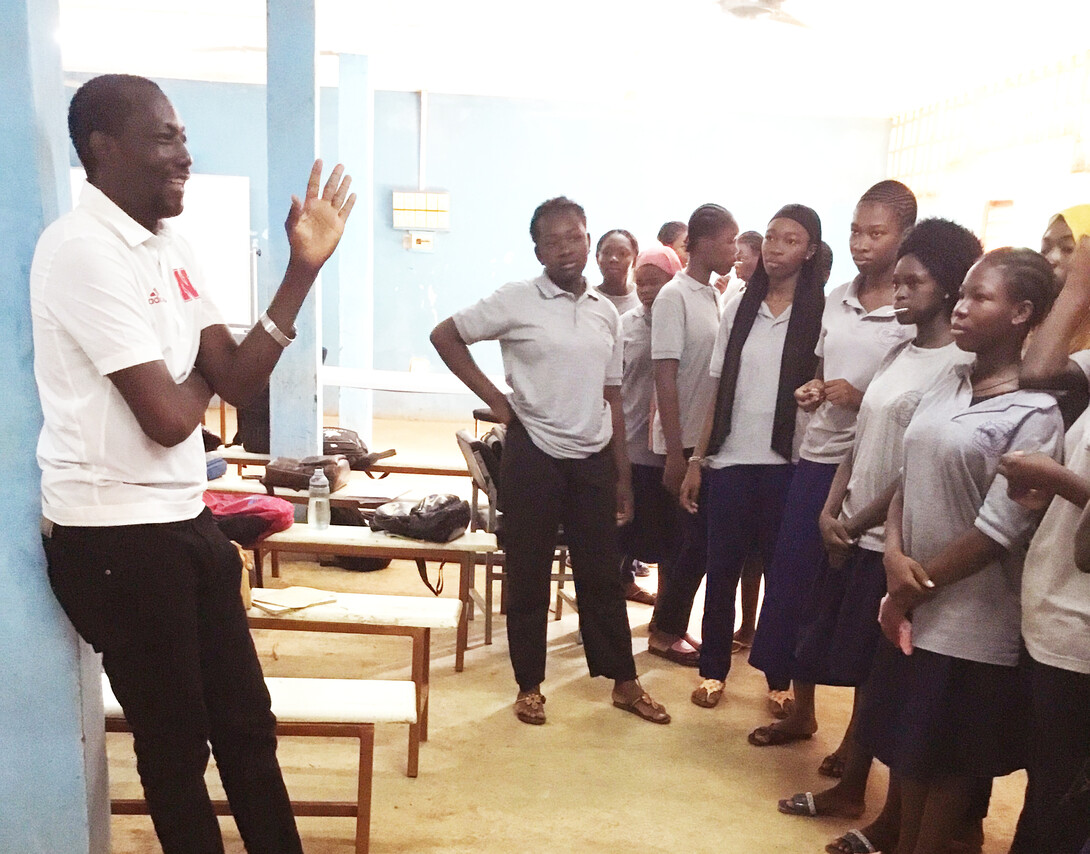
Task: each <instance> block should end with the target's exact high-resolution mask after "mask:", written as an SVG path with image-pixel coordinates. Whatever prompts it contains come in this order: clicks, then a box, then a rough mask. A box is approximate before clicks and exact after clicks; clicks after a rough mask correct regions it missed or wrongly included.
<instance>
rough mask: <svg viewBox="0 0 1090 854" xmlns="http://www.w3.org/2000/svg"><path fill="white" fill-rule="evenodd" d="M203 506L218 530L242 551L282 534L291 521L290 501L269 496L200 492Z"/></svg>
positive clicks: (292, 517)
mask: <svg viewBox="0 0 1090 854" xmlns="http://www.w3.org/2000/svg"><path fill="white" fill-rule="evenodd" d="M204 504H205V506H206V507H207V508H208V509H209V510H211V511H212V516H213V518H215V520H216V524H217V525H219V527H220V530H221V531H223V533H224V534H225V535H226V536H227V538H228V539H230V540H235V541H236V542H237V543H239V544H240V545H241V546H242V547H243V548H247V549H252V548H253V547H254V546H256V545H257V544H258V543H260V542H261V541H262V540H263V539H265V538H266V537H267V536H269V535H270V534H275V533H276V532H277V531H286V530H287V529H288V528H290V527H291V526H292V523H293V522H294V521H295V509H294V508H293V507H292V505H291V502H290V501H285V500H284V499H283V498H276V497H274V496H272V495H237V494H234V493H230V492H212V491H207V492H205V493H204Z"/></svg>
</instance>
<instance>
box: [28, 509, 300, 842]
mask: <svg viewBox="0 0 1090 854" xmlns="http://www.w3.org/2000/svg"><path fill="white" fill-rule="evenodd" d="M43 543H44V544H45V550H46V556H47V558H48V560H49V581H50V583H51V584H52V586H53V591H54V593H55V594H56V596H57V599H58V600H59V601H60V604H61V607H62V608H64V611H65V613H66V614H67V615H68V617H69V619H70V620H71V621H72V625H73V626H75V628H76V631H78V632H79V633H80V635H81V636H82V637H83V638H84V639H85V640H87V641H88V642H89V643H90V644H91V645H92V646H94V648H95V649H96V650H98V651H99V652H101V653H102V666H103V669H104V670H105V671H106V674H107V676H109V678H110V684H111V686H112V687H113V691H114V694H115V695H116V696H117V699H118V701H119V702H120V703H121V708H122V709H123V710H124V712H125V718H126V720H127V721H128V722H129V724H130V725H131V726H132V729H133V746H134V748H135V751H136V764H137V770H138V771H139V773H140V781H141V783H143V786H144V795H145V798H146V799H147V803H148V810H149V812H150V813H151V818H152V822H153V823H154V825H155V832H156V833H157V834H158V836H159V841H160V843H161V845H162V846H163V851H164V854H197V852H199V854H210V853H211V854H218V852H222V851H223V842H222V839H221V838H220V829H219V824H218V822H217V821H216V817H215V815H214V814H213V811H212V805H211V802H210V800H209V796H208V791H207V788H206V787H205V783H204V771H205V768H206V766H207V764H208V755H209V742H211V745H212V752H213V753H214V754H215V757H216V764H217V765H218V767H219V773H220V778H221V779H222V781H223V787H224V790H225V791H226V793H227V798H228V800H229V801H230V804H231V812H232V814H233V815H234V818H235V823H236V824H237V825H238V829H239V832H240V834H241V835H242V839H243V842H244V843H245V845H246V850H247V851H248V852H249V853H250V854H259V852H261V854H299V852H302V846H301V844H300V842H299V834H298V832H297V831H296V828H295V819H294V817H293V816H292V811H291V804H290V802H289V800H288V793H287V790H286V789H285V787H284V781H283V778H282V776H281V773H280V766H279V764H278V763H277V760H276V733H275V728H276V720H275V718H274V717H273V714H272V711H271V708H270V707H271V701H270V698H269V692H268V690H267V689H266V687H265V682H264V679H263V677H262V674H261V665H260V663H259V662H258V659H257V652H256V650H255V649H254V644H253V640H252V638H251V637H250V630H249V627H248V626H247V624H246V612H245V610H244V608H243V605H242V597H241V595H240V593H239V584H240V580H241V562H240V560H239V556H238V551H237V550H236V549H235V547H234V546H233V545H232V544H231V543H230V541H228V540H227V539H226V538H225V537H224V536H223V534H221V533H220V531H219V529H218V528H217V527H216V524H215V522H214V521H213V520H212V515H211V513H209V511H208V510H205V511H204V512H202V513H201V514H200V515H199V516H198V517H197V518H195V519H191V520H189V521H185V522H171V523H166V524H156V525H126V526H119V527H108V528H90V527H87V528H84V527H65V526H61V525H56V526H53V529H52V533H51V535H49V536H45V537H43Z"/></svg>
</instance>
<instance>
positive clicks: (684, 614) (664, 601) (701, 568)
mask: <svg viewBox="0 0 1090 854" xmlns="http://www.w3.org/2000/svg"><path fill="white" fill-rule="evenodd" d="M692 453H693V449H692V448H686V449H685V458H686V459H688V458H689V457H690V456H691V455H692ZM707 493H708V490H707V485H706V484H703V483H702V484H701V487H700V499H699V505H698V506H699V509H698V510H697V512H696V513H689V512H688V511H687V510H685V509H683V508H682V506H681V505H680V504H679V503H678V500H677V498H676V497H673V496H671V498H673V501H672V502H671V507H670V525H669V538H670V544H669V546H668V547H667V550H666V555H665V556H664V557H663V559H662V560H661V561H659V595H658V601H657V602H656V603H655V614H654V620H653V622H654V624H655V628H656V629H657V630H658V631H661V632H665V633H666V634H668V635H677V636H678V637H680V636H682V635H684V634H685V633H686V632H688V631H689V619H690V617H691V616H692V611H693V600H694V599H696V594H697V591H698V590H699V589H700V582H701V581H703V580H704V573H705V571H706V569H707V563H708V517H707V510H706V508H705V499H706V498H707ZM731 631H733V629H732V630H731Z"/></svg>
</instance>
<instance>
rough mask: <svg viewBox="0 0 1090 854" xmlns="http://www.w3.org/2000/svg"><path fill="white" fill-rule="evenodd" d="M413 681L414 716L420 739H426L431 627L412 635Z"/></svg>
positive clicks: (429, 684) (429, 689)
mask: <svg viewBox="0 0 1090 854" xmlns="http://www.w3.org/2000/svg"><path fill="white" fill-rule="evenodd" d="M413 682H415V683H416V716H417V720H418V721H420V740H421V741H427V740H428V706H429V705H430V704H429V702H428V700H429V697H430V696H431V629H424V630H423V631H422V632H420V634H419V635H414V636H413Z"/></svg>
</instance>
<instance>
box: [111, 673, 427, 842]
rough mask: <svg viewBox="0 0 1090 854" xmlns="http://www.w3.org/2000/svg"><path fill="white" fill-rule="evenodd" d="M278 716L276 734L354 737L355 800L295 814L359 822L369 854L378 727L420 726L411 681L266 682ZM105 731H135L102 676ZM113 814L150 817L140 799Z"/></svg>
mask: <svg viewBox="0 0 1090 854" xmlns="http://www.w3.org/2000/svg"><path fill="white" fill-rule="evenodd" d="M265 684H266V685H268V687H269V694H270V695H271V696H272V710H273V714H274V715H276V734H277V735H286V736H319V737H322V738H329V737H340V738H356V739H359V743H360V764H359V772H358V774H357V783H356V800H355V801H296V800H293V801H292V802H291V804H292V811H293V812H294V813H295V815H297V816H346V817H355V819H356V854H366V852H367V850H368V848H369V846H370V839H371V780H372V775H373V771H374V766H373V761H374V752H375V724H377V723H392V724H403V723H408V724H413V723H416V696H415V692H414V690H413V686H412V683H410V682H406V681H390V680H371V679H294V678H277V677H274V676H269V677H266V678H265ZM102 700H103V706H104V707H105V711H106V731H107V732H132V729H131V728H130V727H129V725H128V722H127V721H126V720H125V716H124V714H123V713H122V711H121V705H120V703H118V702H117V698H116V697H115V696H114V693H113V691H112V690H111V689H110V682H109V680H108V679H107V678H106V675H105V674H103V675H102ZM212 806H213V808H214V809H215V811H216V814H217V815H230V812H231V810H230V806H229V805H228V803H227V802H226V801H213V802H212ZM110 811H111V812H112V813H113V814H114V815H147V812H148V809H147V804H146V803H145V802H144V800H143V799H140V798H118V799H114V800H111V802H110Z"/></svg>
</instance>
